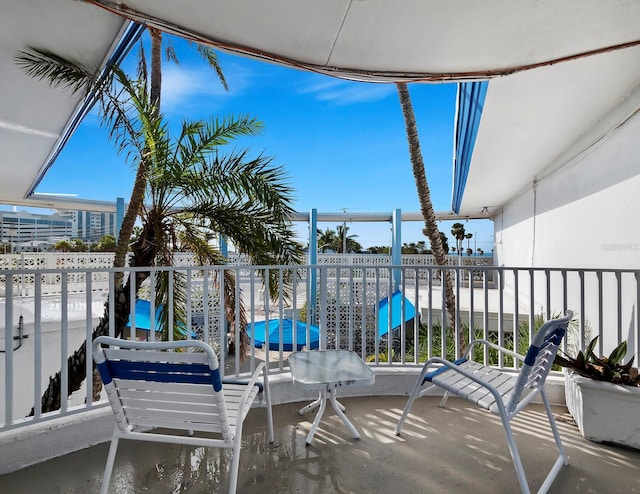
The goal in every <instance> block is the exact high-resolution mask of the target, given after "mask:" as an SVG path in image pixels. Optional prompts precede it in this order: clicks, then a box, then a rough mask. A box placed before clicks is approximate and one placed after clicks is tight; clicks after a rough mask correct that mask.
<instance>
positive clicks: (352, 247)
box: [336, 225, 362, 254]
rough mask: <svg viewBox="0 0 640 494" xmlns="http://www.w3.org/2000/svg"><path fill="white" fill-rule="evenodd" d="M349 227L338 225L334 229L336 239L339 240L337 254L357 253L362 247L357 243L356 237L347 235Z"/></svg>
mask: <svg viewBox="0 0 640 494" xmlns="http://www.w3.org/2000/svg"><path fill="white" fill-rule="evenodd" d="M348 233H349V227H348V226H346V225H338V226H337V227H336V237H337V239H338V240H339V243H338V245H337V247H338V249H337V252H341V253H342V254H346V253H347V252H359V251H361V250H362V246H361V245H360V244H359V243H358V241H357V240H356V238H358V236H357V235H348Z"/></svg>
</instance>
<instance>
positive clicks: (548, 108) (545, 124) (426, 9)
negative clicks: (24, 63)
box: [0, 0, 640, 213]
mask: <svg viewBox="0 0 640 494" xmlns="http://www.w3.org/2000/svg"><path fill="white" fill-rule="evenodd" d="M91 3H94V4H96V5H88V4H83V3H81V2H76V1H71V0H48V1H47V0H30V1H24V0H23V1H11V2H9V4H8V6H5V8H4V10H3V16H2V18H1V19H0V64H1V66H0V99H1V103H0V144H1V145H2V149H3V158H2V160H1V161H0V167H1V168H2V170H1V171H2V175H3V177H10V179H3V180H2V181H1V182H0V202H11V201H14V202H15V201H22V202H24V198H25V196H26V195H27V194H28V193H29V191H30V190H31V189H32V188H33V185H34V184H36V183H37V181H38V180H39V178H40V176H41V173H42V172H43V171H44V167H46V163H47V158H48V156H49V155H50V154H51V153H52V151H53V150H54V149H55V146H56V143H57V140H58V138H59V136H60V135H61V134H62V132H63V130H64V128H65V125H67V123H68V121H69V119H70V117H71V116H72V115H73V113H74V111H75V109H76V108H77V106H78V104H79V101H78V99H74V98H70V97H69V95H68V94H65V93H64V91H61V90H51V89H49V88H48V86H47V85H46V84H45V83H41V82H37V81H34V80H31V79H29V78H28V77H26V76H24V75H23V74H22V73H21V72H20V71H19V69H18V68H17V67H16V66H15V65H14V64H13V62H12V56H13V54H14V52H15V51H16V50H17V49H19V48H21V47H23V46H25V45H35V46H40V47H48V48H50V49H52V50H55V51H57V52H61V53H62V54H63V55H66V56H70V57H73V58H75V59H77V60H79V61H82V62H84V63H91V64H93V65H95V66H96V67H98V66H99V65H100V64H101V63H102V62H103V61H104V59H105V58H106V57H107V56H108V54H109V51H110V49H111V47H112V45H113V43H114V41H115V40H116V38H117V37H118V33H120V31H121V28H122V26H123V17H124V18H129V19H133V20H136V21H139V22H142V23H145V24H148V25H153V26H156V27H159V28H161V29H162V30H164V31H166V32H170V33H173V34H177V35H181V36H184V37H188V38H191V39H194V40H197V41H203V42H207V43H210V44H212V45H214V46H216V47H218V48H220V49H224V50H227V51H231V52H235V53H240V54H244V55H249V56H252V57H257V58H260V59H264V60H270V61H274V62H276V63H283V64H288V65H291V66H294V67H299V68H301V69H306V70H312V71H317V72H322V73H327V74H330V75H335V76H338V77H344V78H348V79H355V80H364V81H372V82H393V81H397V80H406V81H431V82H436V81H448V80H469V79H484V78H490V77H491V78H494V79H493V81H492V82H491V84H490V87H489V91H488V94H487V99H486V101H485V114H484V116H483V121H482V124H481V129H480V131H479V134H478V141H477V152H478V154H477V155H476V154H474V159H473V162H472V167H471V170H472V173H471V174H470V176H469V180H468V181H467V191H466V193H465V198H464V199H463V210H464V211H468V212H469V213H471V212H476V211H475V210H476V209H478V207H479V206H480V207H482V206H484V205H491V206H493V205H495V204H497V203H499V202H500V201H503V202H504V201H505V200H507V199H506V198H507V196H509V197H511V196H512V195H513V194H514V193H515V192H516V191H517V190H518V189H519V188H520V187H521V185H522V184H521V183H520V181H521V177H522V176H526V177H530V176H535V175H536V174H537V173H538V172H539V170H540V169H542V168H543V167H545V166H547V165H548V162H549V156H551V155H554V153H555V155H557V154H559V153H560V152H561V151H562V150H563V149H566V148H567V146H568V145H569V143H571V142H573V141H574V140H575V139H576V136H579V135H581V133H583V132H585V131H586V129H587V128H588V126H589V125H591V124H592V123H593V122H594V121H595V120H597V119H598V118H599V117H601V116H602V115H603V114H604V113H606V112H607V111H608V110H609V109H610V107H611V105H613V104H615V103H616V102H618V101H620V100H621V99H623V98H624V97H625V95H626V94H628V92H629V91H630V88H633V87H635V84H637V82H638V81H637V79H638V77H637V74H638V73H639V70H638V68H639V67H638V64H639V63H640V62H639V61H640V57H638V52H637V48H626V49H621V48H622V47H623V46H627V45H630V46H635V45H637V44H638V43H640V28H638V26H640V2H637V1H635V0H610V1H608V2H602V1H601V0H565V1H547V0H540V1H537V2H531V1H524V0H517V1H514V0H489V1H485V2H478V1H477V0H457V1H455V2H451V1H447V0H439V1H434V0H431V1H425V0H404V1H402V2H398V1H397V0H324V1H322V2H319V1H316V0H271V1H269V2H264V1H258V0H236V1H233V2H228V1H221V0H182V1H165V2H157V1H153V0H128V1H127V2H126V3H121V2H114V1H108V0H92V1H91ZM100 7H102V8H100ZM109 10H111V11H112V12H113V13H110V12H109ZM114 13H115V14H118V15H114ZM612 50H613V51H612ZM600 52H604V54H599V55H594V53H600ZM586 55H592V56H588V57H586V58H585V56H586ZM574 58H576V60H574V61H570V62H568V61H564V60H565V59H574ZM560 62H562V63H560ZM551 63H553V64H554V65H552V66H549V64H551ZM536 67H537V68H536ZM593 74H595V76H594V77H591V76H592V75H593ZM499 76H504V77H499ZM27 95H28V97H27ZM559 98H560V99H562V102H563V110H564V113H563V115H562V116H560V117H559V116H558V115H557V112H554V111H552V110H553V109H554V106H553V105H554V104H557V101H558V99H559ZM514 104H517V106H515V107H514V106H513V105H514ZM514 108H518V111H517V112H514V110H513V109H514ZM514 113H518V114H517V115H514ZM514 122H515V123H517V125H514ZM541 131H544V132H542V134H540V132H541ZM540 135H542V136H549V137H551V138H553V139H552V141H553V142H552V145H551V146H550V145H549V142H545V141H544V139H543V138H539V137H538V136H540ZM529 141H530V142H529ZM496 143H498V144H499V146H500V149H499V151H500V153H501V154H499V155H497V157H498V158H499V160H496V155H495V154H494V153H496ZM523 145H525V150H526V153H527V159H526V160H521V162H520V163H519V168H518V170H517V173H515V172H514V173H511V174H506V175H505V176H504V177H503V178H504V180H503V182H502V183H503V187H502V189H504V194H501V195H500V196H496V195H494V198H493V199H492V200H491V201H490V204H487V199H486V195H484V197H485V198H484V199H482V198H479V197H478V196H479V195H480V196H481V195H483V194H486V192H483V191H482V190H481V189H479V188H477V187H476V186H475V181H476V180H478V183H481V182H482V180H480V178H479V177H476V176H475V175H474V170H477V171H478V172H480V171H482V172H483V174H484V173H487V174H489V176H491V173H495V171H496V170H499V169H500V167H501V166H503V164H504V163H507V162H508V161H509V160H511V159H512V158H513V156H516V155H517V153H519V152H520V153H522V150H523V147H522V146H523ZM480 150H482V151H480ZM492 170H493V171H492ZM511 175H513V179H512V178H510V176H511ZM494 180H495V177H494ZM489 183H491V182H489ZM494 183H495V182H494ZM476 189H477V190H476ZM485 190H486V189H485ZM492 190H493V191H494V190H495V187H493V188H492ZM509 194H511V196H510V195H509Z"/></svg>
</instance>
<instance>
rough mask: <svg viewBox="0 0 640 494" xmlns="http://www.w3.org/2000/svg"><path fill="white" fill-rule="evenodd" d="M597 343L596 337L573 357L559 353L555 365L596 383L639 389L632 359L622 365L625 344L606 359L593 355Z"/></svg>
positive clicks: (621, 344)
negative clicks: (636, 387)
mask: <svg viewBox="0 0 640 494" xmlns="http://www.w3.org/2000/svg"><path fill="white" fill-rule="evenodd" d="M597 342H598V336H596V337H595V338H593V339H592V340H591V341H590V342H589V344H588V345H587V348H586V350H585V351H584V352H583V351H582V350H580V351H578V353H577V354H576V356H575V357H572V356H570V355H568V354H566V353H564V352H562V351H561V353H562V355H560V354H559V355H556V359H555V364H557V365H559V366H561V367H566V368H568V369H571V370H572V371H574V372H577V373H578V374H580V375H581V376H584V377H590V378H591V379H596V380H598V381H606V382H610V383H613V384H624V385H627V386H639V387H640V376H638V369H635V368H634V367H633V360H634V357H631V358H630V359H629V360H628V361H627V363H626V364H625V363H623V360H624V358H625V356H626V355H627V342H626V341H623V342H622V343H620V344H619V345H618V346H617V347H616V348H614V349H613V351H612V352H611V354H610V355H609V356H608V357H607V356H601V357H598V356H597V355H596V354H595V352H594V348H595V346H596V344H597Z"/></svg>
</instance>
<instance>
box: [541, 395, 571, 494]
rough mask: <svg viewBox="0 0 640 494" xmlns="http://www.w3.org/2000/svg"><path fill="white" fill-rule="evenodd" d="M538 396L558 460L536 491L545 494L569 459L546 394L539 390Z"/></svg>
mask: <svg viewBox="0 0 640 494" xmlns="http://www.w3.org/2000/svg"><path fill="white" fill-rule="evenodd" d="M540 394H541V396H542V402H543V403H544V408H545V410H546V412H547V418H548V419H549V425H550V426H551V431H552V432H553V438H554V439H555V441H556V448H557V449H558V458H557V459H556V462H555V464H554V465H553V467H552V468H551V470H550V471H549V474H548V475H547V477H546V478H545V479H544V482H543V483H542V485H541V486H540V489H539V490H538V494H543V493H546V492H547V491H548V490H549V488H550V487H551V484H553V481H554V480H555V478H556V477H557V476H558V473H560V470H561V469H562V467H563V466H566V465H568V464H569V459H568V458H567V455H566V454H565V452H564V447H563V446H562V441H561V440H560V433H559V432H558V426H557V425H556V420H555V419H554V418H553V412H552V411H551V405H550V404H549V400H548V399H547V394H546V393H545V392H544V388H540Z"/></svg>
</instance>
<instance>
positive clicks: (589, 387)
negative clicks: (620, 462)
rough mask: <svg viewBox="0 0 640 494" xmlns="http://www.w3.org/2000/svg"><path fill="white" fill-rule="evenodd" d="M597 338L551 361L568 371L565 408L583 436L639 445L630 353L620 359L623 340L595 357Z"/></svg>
mask: <svg viewBox="0 0 640 494" xmlns="http://www.w3.org/2000/svg"><path fill="white" fill-rule="evenodd" d="M597 341H598V337H597V336H596V337H595V338H593V339H592V340H591V342H590V343H589V345H588V346H587V349H586V350H585V351H584V352H582V351H579V352H578V353H577V354H576V356H575V357H572V356H569V355H567V354H565V353H562V355H557V356H556V360H555V363H556V364H558V365H560V366H562V367H566V368H567V369H569V370H570V371H571V372H568V373H567V374H565V398H566V402H567V408H568V409H569V413H571V416H572V417H573V418H574V420H575V421H576V423H577V424H578V429H580V433H581V434H582V435H583V436H584V437H585V438H587V439H590V440H592V441H597V442H606V443H614V444H618V445H622V446H627V447H631V448H635V449H640V419H639V418H638V414H637V411H638V407H639V406H640V377H639V376H638V369H637V368H634V367H633V358H634V357H631V359H629V361H628V362H626V363H623V360H624V358H625V355H626V354H627V342H626V341H623V342H622V343H620V345H618V346H617V347H616V348H615V349H614V350H613V351H612V352H611V354H610V355H609V356H608V357H598V356H597V355H596V354H595V353H594V351H593V350H594V348H595V345H596V343H597Z"/></svg>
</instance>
